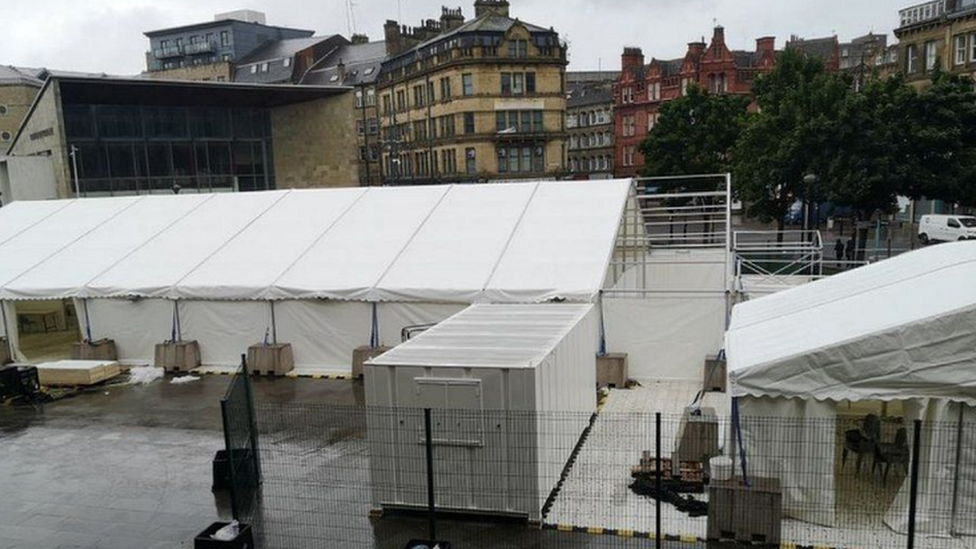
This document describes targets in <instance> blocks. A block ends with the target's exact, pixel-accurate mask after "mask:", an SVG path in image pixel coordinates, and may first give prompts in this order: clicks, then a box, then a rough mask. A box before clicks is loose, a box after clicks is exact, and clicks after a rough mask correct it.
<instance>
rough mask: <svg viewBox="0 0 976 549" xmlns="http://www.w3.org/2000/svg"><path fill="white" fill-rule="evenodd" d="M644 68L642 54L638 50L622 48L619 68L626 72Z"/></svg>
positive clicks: (641, 51)
mask: <svg viewBox="0 0 976 549" xmlns="http://www.w3.org/2000/svg"><path fill="white" fill-rule="evenodd" d="M643 66H644V52H643V50H641V49H640V48H624V53H623V55H621V56H620V68H621V69H622V70H623V71H624V72H627V71H628V70H632V69H638V68H640V67H643Z"/></svg>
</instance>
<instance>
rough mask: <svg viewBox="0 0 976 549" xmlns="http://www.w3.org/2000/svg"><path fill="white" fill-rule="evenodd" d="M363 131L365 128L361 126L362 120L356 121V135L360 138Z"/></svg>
mask: <svg viewBox="0 0 976 549" xmlns="http://www.w3.org/2000/svg"><path fill="white" fill-rule="evenodd" d="M364 131H365V126H363V121H362V120H357V121H356V135H359V136H362V135H363V133H364Z"/></svg>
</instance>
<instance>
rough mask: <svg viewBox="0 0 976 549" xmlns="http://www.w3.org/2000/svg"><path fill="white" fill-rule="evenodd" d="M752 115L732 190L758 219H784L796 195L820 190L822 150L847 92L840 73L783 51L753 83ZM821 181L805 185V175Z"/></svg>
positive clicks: (736, 155) (737, 155)
mask: <svg viewBox="0 0 976 549" xmlns="http://www.w3.org/2000/svg"><path fill="white" fill-rule="evenodd" d="M753 91H754V93H755V98H756V104H757V106H758V112H757V114H755V115H753V116H751V117H750V120H749V121H748V124H747V126H746V129H745V131H744V132H743V133H742V137H741V138H740V139H739V141H738V143H737V145H736V147H735V150H734V153H733V159H734V170H733V171H734V173H735V176H736V189H737V193H738V195H739V197H740V198H742V199H743V200H745V201H746V202H748V203H749V213H750V215H752V216H753V217H757V218H759V219H760V220H761V221H764V222H767V223H768V222H771V221H775V222H777V224H778V226H779V228H780V230H782V229H783V224H784V218H785V216H786V214H787V212H788V211H789V208H790V206H791V205H792V204H793V202H794V201H796V200H797V199H798V198H804V197H806V195H807V194H811V195H812V196H811V197H810V198H813V199H816V198H818V197H819V196H822V195H823V194H824V186H825V185H829V184H831V183H832V182H831V181H829V180H825V179H824V177H823V175H822V174H823V173H824V172H825V170H826V167H827V164H828V163H829V161H830V158H829V155H828V154H825V153H826V152H827V151H832V150H835V149H832V148H830V147H829V146H830V145H831V143H832V139H833V138H834V137H833V136H834V134H835V131H836V121H837V119H838V112H839V110H840V108H841V106H842V105H843V103H844V101H845V99H846V96H847V94H848V93H850V81H849V79H847V78H846V77H844V76H842V75H837V74H830V73H827V71H825V70H824V66H823V63H822V62H821V61H820V60H819V59H817V58H814V57H809V56H806V55H804V54H802V53H800V52H797V51H795V50H792V49H788V50H786V51H785V52H783V54H781V55H780V56H779V58H778V60H777V65H776V68H775V69H773V70H772V71H771V72H770V73H768V74H766V75H763V76H760V77H759V78H757V79H756V82H755V84H754V86H753ZM810 173H813V174H817V175H818V176H820V178H821V181H820V182H819V183H818V184H817V185H816V186H814V187H811V188H807V186H806V185H805V184H804V183H803V179H804V176H805V175H807V174H810Z"/></svg>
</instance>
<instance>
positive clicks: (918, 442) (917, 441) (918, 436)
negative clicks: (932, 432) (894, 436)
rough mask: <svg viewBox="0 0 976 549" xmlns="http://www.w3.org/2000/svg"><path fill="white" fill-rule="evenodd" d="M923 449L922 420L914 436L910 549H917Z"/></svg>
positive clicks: (916, 423)
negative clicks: (919, 475)
mask: <svg viewBox="0 0 976 549" xmlns="http://www.w3.org/2000/svg"><path fill="white" fill-rule="evenodd" d="M921 449H922V420H920V419H916V420H915V429H914V435H913V436H912V468H911V484H910V490H909V498H908V549H915V515H916V513H917V509H918V462H919V461H920V460H921V457H922V456H920V455H919V454H920V453H921Z"/></svg>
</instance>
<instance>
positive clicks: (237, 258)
mask: <svg viewBox="0 0 976 549" xmlns="http://www.w3.org/2000/svg"><path fill="white" fill-rule="evenodd" d="M366 192H367V191H366V189H336V190H335V191H334V192H331V193H328V194H323V193H316V192H313V191H292V192H290V193H288V194H287V195H286V196H285V197H284V198H282V199H281V201H279V202H278V203H277V204H275V206H274V207H273V208H272V209H270V210H268V211H267V212H266V213H265V214H264V215H262V216H261V217H259V218H258V219H256V220H255V221H254V222H253V223H251V224H250V225H248V226H247V227H246V228H245V229H244V230H243V231H241V232H240V234H238V235H236V236H235V237H234V239H233V240H231V241H230V242H228V243H227V245H226V246H224V247H222V248H221V249H220V250H219V251H218V252H217V253H215V254H214V255H213V256H212V257H210V258H209V259H207V260H206V262H204V263H203V264H202V265H200V266H199V267H198V268H197V269H196V270H194V271H193V272H192V273H191V274H190V275H189V276H187V277H186V278H184V279H183V280H182V281H181V282H180V283H179V287H178V290H177V291H178V293H179V294H180V295H181V296H183V297H184V298H198V299H262V298H264V297H266V295H265V294H266V293H267V291H268V288H270V287H271V286H272V285H273V284H274V283H275V281H276V280H277V279H278V277H280V276H282V275H283V274H284V273H285V271H287V270H288V268H289V267H291V266H292V265H293V264H294V263H295V262H296V261H298V260H299V259H300V258H301V256H302V254H303V253H304V252H305V250H307V249H308V248H309V246H311V245H312V244H313V243H314V242H315V241H316V240H317V239H319V238H320V237H321V236H322V235H323V234H324V233H325V232H326V231H327V230H328V229H329V228H330V227H332V225H333V224H334V223H336V222H337V221H338V220H339V219H340V218H341V217H342V215H343V214H345V213H346V212H347V211H348V210H349V208H350V207H351V206H352V205H353V204H355V203H356V201H357V200H359V199H360V198H361V197H362V196H363V195H364V194H365V193H366ZM282 235H288V237H287V238H282Z"/></svg>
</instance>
